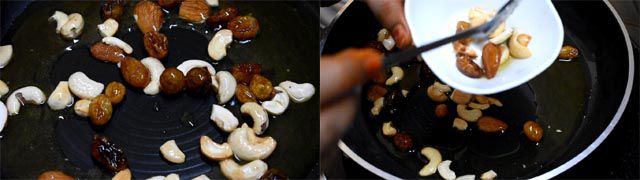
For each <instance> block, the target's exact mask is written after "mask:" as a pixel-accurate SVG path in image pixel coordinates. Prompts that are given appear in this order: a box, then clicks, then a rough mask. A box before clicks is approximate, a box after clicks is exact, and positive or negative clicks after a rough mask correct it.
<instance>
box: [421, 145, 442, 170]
mask: <svg viewBox="0 0 640 180" xmlns="http://www.w3.org/2000/svg"><path fill="white" fill-rule="evenodd" d="M420 154H422V155H423V156H424V157H426V158H427V159H429V163H427V165H424V167H422V169H420V172H418V174H419V175H420V176H431V175H432V174H435V173H436V171H437V170H438V164H440V162H442V155H441V154H440V151H438V149H436V148H432V147H425V148H422V150H420Z"/></svg>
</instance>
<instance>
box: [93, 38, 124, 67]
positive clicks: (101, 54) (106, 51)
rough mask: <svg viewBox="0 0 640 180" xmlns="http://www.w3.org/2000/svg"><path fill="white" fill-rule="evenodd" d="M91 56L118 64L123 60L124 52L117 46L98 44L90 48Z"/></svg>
mask: <svg viewBox="0 0 640 180" xmlns="http://www.w3.org/2000/svg"><path fill="white" fill-rule="evenodd" d="M91 55H92V56H93V57H94V58H96V59H99V60H101V61H105V62H112V63H118V62H120V61H122V60H124V59H125V57H126V56H125V55H124V51H123V50H122V49H120V48H119V47H117V46H112V45H108V44H106V43H103V42H99V43H96V44H94V45H93V46H91Z"/></svg>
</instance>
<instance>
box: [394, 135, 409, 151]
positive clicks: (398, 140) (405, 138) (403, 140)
mask: <svg viewBox="0 0 640 180" xmlns="http://www.w3.org/2000/svg"><path fill="white" fill-rule="evenodd" d="M393 145H395V146H396V148H398V150H401V151H406V150H409V149H411V148H412V147H413V139H412V138H411V136H409V135H408V134H407V133H403V132H401V133H397V134H396V135H395V136H393Z"/></svg>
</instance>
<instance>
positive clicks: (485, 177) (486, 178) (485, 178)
mask: <svg viewBox="0 0 640 180" xmlns="http://www.w3.org/2000/svg"><path fill="white" fill-rule="evenodd" d="M497 176H498V174H496V172H495V171H493V170H489V171H487V172H484V173H482V175H480V179H482V180H491V179H495V178H496V177H497Z"/></svg>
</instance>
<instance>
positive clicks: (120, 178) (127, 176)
mask: <svg viewBox="0 0 640 180" xmlns="http://www.w3.org/2000/svg"><path fill="white" fill-rule="evenodd" d="M111 180H131V171H130V170H129V168H127V169H124V170H122V171H118V173H116V175H115V176H113V178H111Z"/></svg>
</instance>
